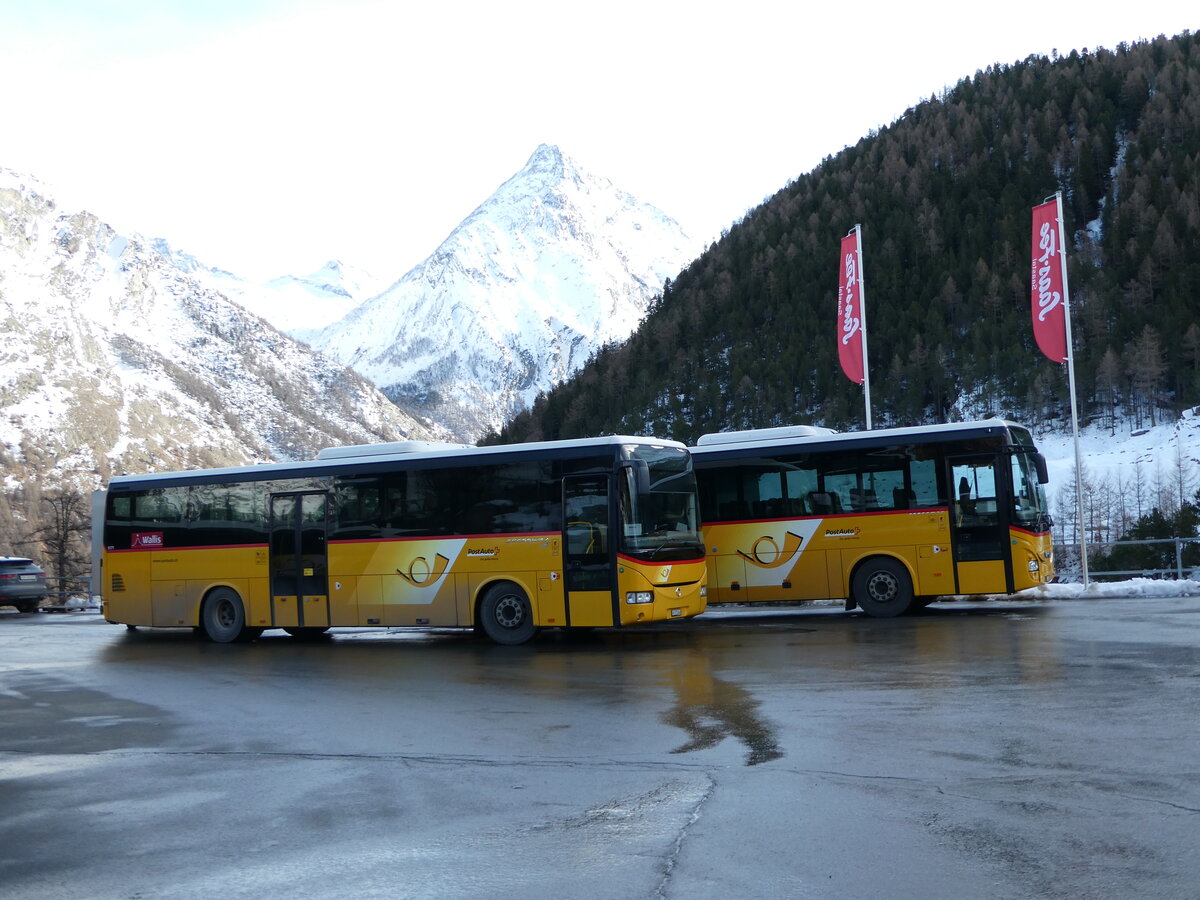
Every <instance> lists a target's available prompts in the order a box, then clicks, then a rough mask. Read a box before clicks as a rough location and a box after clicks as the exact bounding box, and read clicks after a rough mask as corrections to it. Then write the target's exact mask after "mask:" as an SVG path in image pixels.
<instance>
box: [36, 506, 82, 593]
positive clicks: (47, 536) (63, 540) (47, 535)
mask: <svg viewBox="0 0 1200 900" xmlns="http://www.w3.org/2000/svg"><path fill="white" fill-rule="evenodd" d="M42 509H43V522H44V524H43V525H42V526H41V527H40V528H38V529H37V530H36V531H35V532H34V533H33V535H32V540H33V541H37V542H40V543H41V545H42V547H43V548H44V549H45V563H46V567H47V569H48V570H49V571H50V574H51V575H53V576H56V577H58V578H76V577H78V576H80V575H85V574H87V572H88V567H89V566H90V564H91V555H90V552H89V549H88V545H89V537H90V534H91V521H90V519H89V516H88V502H87V500H86V499H85V498H84V496H83V494H81V493H80V492H79V490H78V489H76V488H73V487H63V488H60V489H59V490H58V491H55V492H53V493H49V492H48V493H43V494H42Z"/></svg>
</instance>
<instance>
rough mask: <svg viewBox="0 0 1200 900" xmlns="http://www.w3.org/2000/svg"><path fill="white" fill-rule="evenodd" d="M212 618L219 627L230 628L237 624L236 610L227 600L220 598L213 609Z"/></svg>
mask: <svg viewBox="0 0 1200 900" xmlns="http://www.w3.org/2000/svg"><path fill="white" fill-rule="evenodd" d="M213 618H214V619H215V620H216V622H217V625H218V626H220V627H221V628H223V629H224V628H232V627H233V626H234V625H236V624H237V611H236V610H235V609H234V608H233V604H232V603H231V602H230V601H229V600H224V599H223V600H221V601H220V602H219V603H217V608H216V609H215V610H213Z"/></svg>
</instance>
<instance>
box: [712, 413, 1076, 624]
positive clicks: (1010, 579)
mask: <svg viewBox="0 0 1200 900" xmlns="http://www.w3.org/2000/svg"><path fill="white" fill-rule="evenodd" d="M692 459H693V461H694V463H695V467H696V476H697V479H698V481H699V484H700V515H701V521H702V524H703V528H704V541H705V549H706V550H707V554H708V574H709V581H708V602H709V603H713V604H715V603H744V602H759V601H797V600H817V599H835V600H845V606H846V609H847V610H849V609H853V608H854V607H856V606H857V607H858V608H860V609H862V610H863V611H864V612H865V613H867V614H868V615H871V616H880V617H890V616H897V615H901V614H903V613H904V612H906V611H907V610H909V609H910V608H918V607H921V606H925V605H928V604H929V603H932V602H933V601H934V600H936V599H938V598H939V597H946V596H952V595H962V594H1011V593H1014V592H1016V591H1020V590H1024V589H1026V588H1031V587H1034V586H1036V585H1040V584H1046V583H1048V582H1050V581H1051V580H1052V579H1053V577H1054V553H1053V547H1052V544H1051V538H1050V526H1051V524H1052V522H1051V519H1050V515H1049V513H1048V510H1047V506H1046V495H1045V490H1044V488H1043V485H1044V484H1046V482H1047V475H1046V461H1045V459H1044V458H1043V457H1042V455H1041V454H1040V453H1039V452H1038V450H1037V447H1036V446H1035V445H1034V442H1033V437H1032V436H1031V435H1030V433H1029V431H1028V429H1026V428H1023V427H1021V426H1020V425H1018V424H1016V423H1014V422H1007V421H1003V420H1000V419H990V420H986V421H979V422H961V423H955V424H950V425H934V426H926V427H917V428H892V429H883V430H877V431H864V432H856V433H845V434H842V433H836V432H833V431H830V430H829V429H824V428H811V427H807V426H785V427H782V428H767V429H761V430H757V431H742V432H726V433H722V434H707V435H704V436H702V437H701V438H700V439H699V441H697V445H696V446H695V447H693V448H692Z"/></svg>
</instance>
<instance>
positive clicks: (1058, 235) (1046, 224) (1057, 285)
mask: <svg viewBox="0 0 1200 900" xmlns="http://www.w3.org/2000/svg"><path fill="white" fill-rule="evenodd" d="M1065 277H1066V276H1065V275H1064V274H1063V247H1062V225H1061V223H1060V222H1059V216H1058V199H1057V198H1056V199H1054V200H1048V201H1047V202H1045V203H1043V204H1042V205H1041V206H1035V207H1034V208H1033V275H1032V279H1033V280H1032V286H1033V291H1032V296H1033V336H1034V339H1035V340H1036V341H1037V345H1038V348H1039V349H1040V350H1041V351H1042V352H1043V353H1045V354H1046V356H1047V357H1048V358H1049V359H1051V360H1052V361H1053V362H1056V363H1064V362H1066V361H1067V317H1066V306H1065V305H1064V303H1063V298H1064V297H1065V296H1066V290H1065V289H1066V285H1065V284H1063V279H1064V278H1065Z"/></svg>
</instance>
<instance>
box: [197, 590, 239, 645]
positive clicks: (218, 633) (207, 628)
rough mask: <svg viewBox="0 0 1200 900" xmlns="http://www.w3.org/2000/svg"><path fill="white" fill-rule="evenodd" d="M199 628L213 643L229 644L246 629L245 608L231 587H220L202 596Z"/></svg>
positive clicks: (237, 638)
mask: <svg viewBox="0 0 1200 900" xmlns="http://www.w3.org/2000/svg"><path fill="white" fill-rule="evenodd" d="M200 629H201V630H202V631H203V632H204V636H205V637H206V638H208V639H209V640H210V641H212V642H213V643H214V644H231V643H233V642H234V641H237V640H240V639H241V638H242V635H243V634H244V633H245V631H246V608H245V607H244V606H243V605H242V598H241V597H239V596H238V594H237V591H235V590H233V589H232V588H226V587H220V588H216V589H215V590H213V591H211V592H210V593H209V595H208V596H207V597H205V598H204V607H203V608H202V609H201V610H200Z"/></svg>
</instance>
